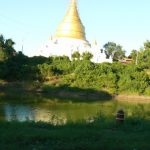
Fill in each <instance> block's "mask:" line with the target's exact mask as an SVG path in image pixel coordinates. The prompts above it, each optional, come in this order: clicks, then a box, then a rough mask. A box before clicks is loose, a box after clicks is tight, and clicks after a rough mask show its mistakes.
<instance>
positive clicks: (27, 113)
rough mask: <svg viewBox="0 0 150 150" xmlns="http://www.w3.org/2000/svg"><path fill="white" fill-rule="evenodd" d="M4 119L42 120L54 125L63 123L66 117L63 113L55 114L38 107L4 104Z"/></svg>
mask: <svg viewBox="0 0 150 150" xmlns="http://www.w3.org/2000/svg"><path fill="white" fill-rule="evenodd" d="M4 113H5V119H6V120H7V121H13V120H17V121H35V122H38V121H44V122H49V123H52V124H54V125H59V124H65V123H66V122H67V118H66V116H65V114H61V113H59V114H56V113H55V112H53V111H50V110H49V111H48V110H45V109H40V108H35V109H33V108H31V107H30V106H24V105H11V104H6V105H4Z"/></svg>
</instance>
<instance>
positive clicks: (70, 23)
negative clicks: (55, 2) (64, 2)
mask: <svg viewBox="0 0 150 150" xmlns="http://www.w3.org/2000/svg"><path fill="white" fill-rule="evenodd" d="M55 37H56V38H74V39H80V40H84V41H86V37H85V28H84V26H83V24H82V22H81V19H80V16H79V13H78V9H77V1H76V0H71V3H70V5H69V8H68V10H67V13H66V15H65V17H64V19H63V20H62V22H61V23H60V25H59V26H58V28H57V30H56V34H55Z"/></svg>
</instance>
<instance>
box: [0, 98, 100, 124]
mask: <svg viewBox="0 0 150 150" xmlns="http://www.w3.org/2000/svg"><path fill="white" fill-rule="evenodd" d="M100 107H101V104H100V102H94V103H71V102H66V103H62V102H50V101H42V102H39V101H37V102H35V101H26V102H17V101H15V102H12V101H11V102H10V101H7V102H6V101H0V120H7V121H12V120H17V121H36V122H37V121H44V122H49V123H52V124H55V125H56V124H66V123H67V122H69V121H73V122H77V121H80V120H86V121H88V120H90V119H91V118H93V117H95V116H96V115H97V114H98V113H99V112H100Z"/></svg>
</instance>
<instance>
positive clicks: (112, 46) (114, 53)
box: [103, 42, 125, 61]
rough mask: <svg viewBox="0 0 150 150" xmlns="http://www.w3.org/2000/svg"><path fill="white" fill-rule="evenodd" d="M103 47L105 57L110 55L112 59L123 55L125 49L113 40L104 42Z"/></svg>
mask: <svg viewBox="0 0 150 150" xmlns="http://www.w3.org/2000/svg"><path fill="white" fill-rule="evenodd" d="M103 48H104V51H105V53H106V55H107V57H108V58H109V57H112V58H113V60H114V61H118V60H120V59H122V58H123V57H125V51H124V50H123V49H122V46H120V45H117V44H116V43H114V42H108V43H106V44H105V45H104V46H103Z"/></svg>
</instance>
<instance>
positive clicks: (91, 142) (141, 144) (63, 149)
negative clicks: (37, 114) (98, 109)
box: [0, 117, 150, 150]
mask: <svg viewBox="0 0 150 150" xmlns="http://www.w3.org/2000/svg"><path fill="white" fill-rule="evenodd" d="M0 133H1V134H0V149H2V150H3V149H7V150H16V149H21V150H28V149H29V150H30V149H31V150H32V149H36V150H37V149H40V150H100V149H102V150H143V149H146V150H149V149H150V145H149V142H150V121H147V120H142V119H134V118H128V119H126V121H125V123H124V124H123V125H119V124H117V123H116V122H115V120H114V119H112V118H103V117H100V118H97V120H96V121H95V122H93V123H91V124H86V123H85V122H80V123H69V124H67V125H63V126H53V125H50V124H46V123H42V122H38V123H34V122H23V123H19V122H1V123H0Z"/></svg>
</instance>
